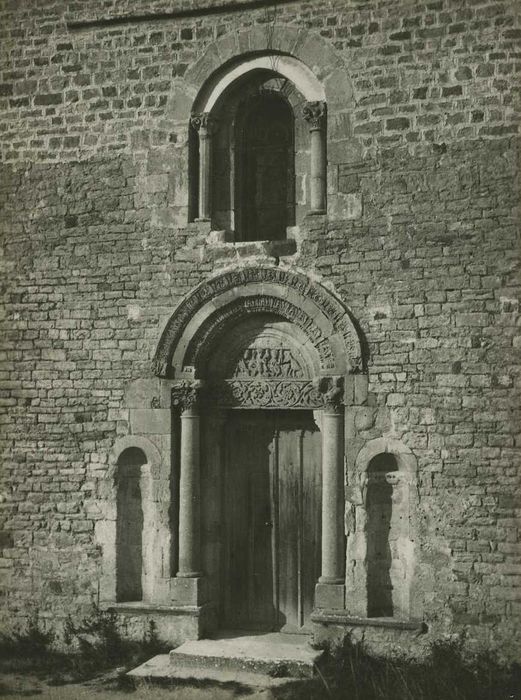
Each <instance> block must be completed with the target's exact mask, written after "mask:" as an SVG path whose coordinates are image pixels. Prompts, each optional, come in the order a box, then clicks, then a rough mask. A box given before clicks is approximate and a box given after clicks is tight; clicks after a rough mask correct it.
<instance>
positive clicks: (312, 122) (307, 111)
mask: <svg viewBox="0 0 521 700" xmlns="http://www.w3.org/2000/svg"><path fill="white" fill-rule="evenodd" d="M302 115H303V117H304V119H305V120H306V121H307V122H308V124H309V126H310V129H311V130H314V129H322V128H323V127H324V126H325V124H326V117H327V105H326V103H325V102H319V101H316V102H306V104H305V105H304V107H303V109H302Z"/></svg>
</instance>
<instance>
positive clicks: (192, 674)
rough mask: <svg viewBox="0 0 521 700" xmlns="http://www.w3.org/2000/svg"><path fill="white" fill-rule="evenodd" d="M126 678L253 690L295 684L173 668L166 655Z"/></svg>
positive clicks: (250, 674)
mask: <svg viewBox="0 0 521 700" xmlns="http://www.w3.org/2000/svg"><path fill="white" fill-rule="evenodd" d="M127 676H130V677H131V678H133V679H135V680H136V681H139V680H146V681H151V682H154V681H177V680H179V681H185V682H188V683H189V682H190V681H213V682H214V683H216V684H226V683H234V684H239V685H241V686H246V687H249V688H255V689H266V688H276V687H280V686H282V685H285V684H287V683H295V679H294V678H272V677H271V676H268V675H267V674H263V673H254V672H252V671H225V670H222V669H218V668H217V669H212V668H190V667H187V668H185V667H183V666H174V665H172V664H171V663H170V656H169V655H168V654H158V655H157V656H154V657H153V658H152V659H150V660H149V661H146V662H145V663H144V664H141V666H138V667H137V668H135V669H133V670H132V671H129V672H128V673H127Z"/></svg>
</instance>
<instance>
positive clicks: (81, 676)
mask: <svg viewBox="0 0 521 700" xmlns="http://www.w3.org/2000/svg"><path fill="white" fill-rule="evenodd" d="M65 639H66V642H68V644H69V648H70V652H69V653H63V652H61V651H56V650H55V649H53V646H52V643H53V641H54V639H53V635H52V634H51V633H48V632H44V631H42V630H41V628H40V626H39V624H38V620H37V619H33V620H31V621H29V623H28V625H27V627H26V629H25V630H23V631H21V632H18V633H17V634H15V635H13V636H11V637H10V638H9V639H7V638H5V637H4V638H1V637H0V672H3V673H4V674H17V675H18V676H20V675H22V676H24V675H25V676H32V677H33V678H36V679H40V680H42V681H43V680H45V682H46V684H47V686H53V687H54V688H55V692H54V694H52V696H51V695H50V696H49V697H52V698H57V699H58V698H61V697H62V696H63V698H67V697H70V695H67V692H68V691H67V686H70V685H71V684H78V683H82V684H83V685H84V686H85V685H87V686H88V685H89V681H92V679H97V681H93V682H95V683H97V684H98V692H99V688H103V689H104V690H106V691H107V692H109V693H110V697H112V698H114V700H116V698H118V697H120V694H121V693H123V694H126V693H128V692H134V693H135V694H134V697H135V698H151V699H152V698H154V699H156V698H157V699H158V700H159V699H160V698H162V697H166V696H167V695H168V694H169V693H170V694H171V695H169V696H170V697H172V698H176V697H177V698H182V699H183V700H185V699H186V700H188V699H189V698H192V697H193V698H194V700H204V699H205V698H208V700H210V699H212V700H213V699H214V698H223V700H225V699H226V698H232V697H234V696H235V697H237V696H238V695H244V694H248V693H249V692H250V691H249V690H248V688H245V687H242V686H241V687H239V686H238V684H229V685H218V684H215V683H211V682H196V681H188V682H187V681H183V682H179V681H177V682H176V681H174V682H172V681H169V682H165V683H161V684H157V683H155V684H152V683H150V682H146V681H144V682H143V681H140V682H138V685H137V687H136V684H135V682H134V681H132V680H130V679H128V678H127V677H126V675H125V674H126V671H128V670H129V669H130V668H133V667H135V666H137V665H139V664H140V663H142V662H143V661H145V660H148V659H150V657H152V656H154V655H155V654H159V653H165V652H166V651H168V650H169V648H170V647H169V646H168V645H165V644H162V643H161V641H160V640H158V639H157V636H156V634H155V629H154V627H153V625H151V626H150V629H149V630H148V632H147V634H145V636H144V638H143V640H142V641H141V642H130V641H125V640H123V639H121V637H120V636H119V634H118V631H117V626H116V618H115V616H113V615H111V614H109V613H106V612H102V611H100V610H98V609H93V613H92V615H91V616H89V617H88V618H86V619H85V620H83V622H82V623H81V624H80V625H77V626H75V625H74V624H73V623H72V621H70V620H69V621H68V623H67V624H66V626H65ZM59 686H64V688H63V690H64V693H63V695H61V694H60V692H61V691H60V688H59ZM77 688H78V686H76V687H75V691H74V693H75V697H78V699H79V700H80V698H83V697H85V698H88V697H89V694H88V693H89V692H92V691H89V689H88V687H87V688H82V689H81V691H80V690H77ZM84 691H85V693H86V694H85V695H84V694H83V693H84ZM19 694H22V695H29V693H27V692H21V693H18V695H19ZM0 695H4V696H5V692H2V688H1V687H0ZM41 697H42V698H44V697H47V696H46V695H45V694H44V695H42V696H41ZM96 697H101V696H100V695H97V694H96ZM107 697H109V696H108V695H107ZM252 697H255V696H252ZM271 697H273V698H276V699H277V700H331V699H334V700H521V667H520V666H519V665H518V664H514V665H512V666H510V667H508V668H506V667H504V666H502V665H501V664H500V663H499V662H498V661H497V659H495V658H494V657H493V656H491V655H483V654H482V655H480V656H476V657H475V658H474V659H472V660H468V659H466V658H465V657H464V656H463V653H462V646H461V645H460V644H456V643H435V644H433V645H432V648H431V654H430V656H429V657H428V658H427V659H426V660H424V661H422V662H412V661H410V660H406V659H393V660H389V659H384V658H379V657H375V656H372V655H370V654H368V653H367V652H366V651H365V650H364V647H363V645H361V644H352V643H350V642H349V640H347V641H346V642H345V643H344V645H343V646H342V647H339V648H335V649H332V650H330V651H329V652H328V653H327V654H326V658H325V662H324V664H323V665H321V668H320V669H319V671H318V676H317V678H316V679H314V680H312V681H295V682H294V683H290V684H288V685H283V686H281V687H276V688H272V689H271Z"/></svg>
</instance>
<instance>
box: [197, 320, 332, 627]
mask: <svg viewBox="0 0 521 700" xmlns="http://www.w3.org/2000/svg"><path fill="white" fill-rule="evenodd" d="M212 347H213V350H212V352H211V354H210V356H209V357H208V360H207V361H206V362H205V363H204V364H203V366H200V367H199V372H200V373H201V374H204V376H205V377H206V379H207V383H208V384H209V387H210V402H209V405H208V408H207V415H206V420H205V419H204V418H203V452H202V469H203V474H202V477H203V478H202V481H201V484H202V493H201V497H202V499H201V502H202V506H203V510H202V514H201V515H202V524H203V532H202V557H203V568H204V570H205V571H207V572H208V576H209V580H210V581H211V582H213V588H214V591H215V595H214V598H215V600H218V601H219V618H220V626H221V627H223V628H227V629H257V630H259V629H265V630H281V631H284V632H306V631H309V630H310V616H311V612H312V610H313V604H314V592H315V585H316V583H317V580H318V578H319V576H320V573H321V497H322V470H321V461H322V444H321V435H320V431H319V426H318V425H317V422H316V420H315V417H314V412H313V410H312V409H309V408H308V409H306V408H302V407H301V406H298V407H296V408H289V409H288V408H285V409H284V408H276V407H274V404H275V400H274V398H273V396H272V395H271V394H270V390H271V392H273V391H275V392H280V396H281V401H280V406H283V405H284V394H285V393H286V394H287V396H288V397H289V394H290V392H292V391H293V392H295V390H296V388H297V387H298V386H299V384H300V383H301V382H303V381H306V380H308V381H309V379H310V378H311V377H312V375H313V366H314V365H316V362H317V359H318V358H316V357H315V358H314V357H312V352H311V349H310V348H309V347H306V344H305V338H302V337H301V333H299V331H298V329H296V328H294V327H293V326H292V324H290V323H288V322H287V321H286V320H284V319H282V318H280V316H277V315H275V314H266V313H261V314H257V315H255V316H254V317H252V318H246V319H241V320H239V321H238V322H235V323H232V324H231V325H228V324H226V326H225V327H223V328H221V330H220V332H219V334H218V338H216V339H215V342H214V343H213V344H212ZM203 362H204V360H203ZM252 380H253V381H252ZM277 380H278V383H277ZM268 387H269V388H268ZM263 403H264V404H265V407H264V408H263V407H262V405H263ZM226 404H228V405H226ZM215 431H217V435H216V434H215ZM215 444H217V445H218V449H217V450H216V449H215ZM219 493H220V501H221V503H220V514H218V512H217V511H218V509H219V506H218V505H216V504H215V499H216V497H218V496H216V494H219ZM212 516H213V517H212ZM215 520H218V521H220V527H218V528H214V523H215ZM214 531H216V532H218V533H220V537H217V538H215V539H214V537H212V533H213V532H214ZM212 539H214V541H212Z"/></svg>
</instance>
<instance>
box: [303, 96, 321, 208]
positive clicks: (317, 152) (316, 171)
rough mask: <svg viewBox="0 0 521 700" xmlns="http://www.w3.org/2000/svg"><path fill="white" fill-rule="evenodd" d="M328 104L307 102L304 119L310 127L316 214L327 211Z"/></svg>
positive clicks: (312, 190)
mask: <svg viewBox="0 0 521 700" xmlns="http://www.w3.org/2000/svg"><path fill="white" fill-rule="evenodd" d="M326 113H327V110H326V103H325V102H306V104H305V105H304V111H303V114H304V119H305V120H306V121H307V122H308V123H309V126H310V134H311V135H310V138H311V146H310V147H311V164H310V200H311V201H310V203H311V212H312V213H315V214H321V213H325V211H326V186H327V159H326V128H325V127H326Z"/></svg>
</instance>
